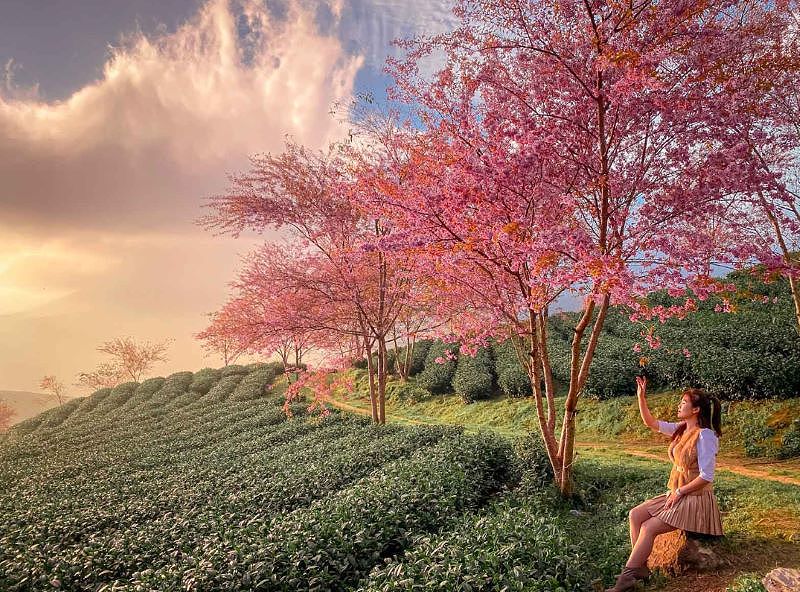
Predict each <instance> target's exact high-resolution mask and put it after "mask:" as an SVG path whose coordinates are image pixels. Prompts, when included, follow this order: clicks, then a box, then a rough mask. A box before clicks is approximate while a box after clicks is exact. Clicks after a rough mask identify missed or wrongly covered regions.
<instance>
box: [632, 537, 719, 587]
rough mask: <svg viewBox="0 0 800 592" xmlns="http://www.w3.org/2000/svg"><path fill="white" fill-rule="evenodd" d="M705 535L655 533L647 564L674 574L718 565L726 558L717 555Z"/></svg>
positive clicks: (653, 568)
mask: <svg viewBox="0 0 800 592" xmlns="http://www.w3.org/2000/svg"><path fill="white" fill-rule="evenodd" d="M714 538H716V537H708V536H703V535H696V534H694V533H689V535H688V536H687V534H686V533H685V532H684V531H682V530H673V531H672V532H668V533H666V534H662V535H659V536H657V537H656V540H655V541H654V543H653V551H652V552H651V553H650V557H649V558H648V559H647V567H649V568H650V569H652V570H656V569H659V570H661V571H663V572H664V573H666V574H669V575H673V576H677V575H680V574H682V573H685V572H687V571H709V570H714V569H719V568H720V567H722V566H723V565H726V564H727V563H728V562H727V561H726V560H725V559H723V558H722V557H720V556H719V554H718V553H717V552H716V551H715V550H714V546H713V545H712V544H710V539H714Z"/></svg>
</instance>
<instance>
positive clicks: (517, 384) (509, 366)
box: [492, 339, 533, 399]
mask: <svg viewBox="0 0 800 592" xmlns="http://www.w3.org/2000/svg"><path fill="white" fill-rule="evenodd" d="M492 355H493V357H494V373H495V376H497V386H498V387H499V388H500V390H501V391H502V393H503V394H504V395H505V396H507V397H509V398H511V399H521V398H523V397H530V396H531V395H532V394H533V386H532V385H531V379H530V377H529V376H528V372H527V371H526V370H525V368H523V366H522V364H521V363H520V361H519V357H517V352H516V351H515V350H514V344H513V342H512V341H511V340H510V339H506V340H504V341H502V342H499V343H498V342H495V343H493V344H492Z"/></svg>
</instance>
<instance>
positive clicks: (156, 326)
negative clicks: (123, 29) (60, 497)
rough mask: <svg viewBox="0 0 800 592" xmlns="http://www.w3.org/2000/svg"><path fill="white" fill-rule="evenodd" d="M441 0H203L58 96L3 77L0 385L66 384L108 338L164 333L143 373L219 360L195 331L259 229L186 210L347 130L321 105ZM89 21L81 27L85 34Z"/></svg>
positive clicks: (339, 97)
mask: <svg viewBox="0 0 800 592" xmlns="http://www.w3.org/2000/svg"><path fill="white" fill-rule="evenodd" d="M448 10H449V9H448V8H446V5H445V4H443V3H436V2H428V1H424V2H423V1H422V0H412V1H411V2H410V3H408V2H407V3H400V2H397V3H395V2H389V0H352V1H351V0H348V1H347V2H345V1H344V0H330V1H329V2H316V1H312V0H267V1H266V3H261V2H257V1H256V0H232V1H231V2H228V1H226V0H210V1H209V2H207V3H205V4H203V5H202V6H201V8H200V9H199V11H198V13H197V14H196V16H194V17H193V18H192V19H191V20H189V21H188V22H186V23H185V24H184V25H182V26H180V27H179V28H178V29H177V30H175V32H173V33H164V32H162V33H161V34H160V35H151V36H145V35H143V34H141V33H136V34H133V35H129V36H128V38H127V39H126V40H125V42H124V43H122V44H121V46H120V47H117V48H116V49H114V50H113V51H112V53H111V57H110V58H109V60H108V61H107V63H106V64H105V65H104V67H103V69H102V74H101V75H100V76H99V78H98V79H97V80H96V81H95V82H93V83H91V84H89V85H87V86H85V87H83V88H81V89H79V90H78V91H77V92H75V93H73V94H72V95H71V96H69V97H68V98H67V99H65V100H63V101H51V102H47V101H43V100H42V99H41V98H40V96H39V95H38V93H37V90H36V87H35V86H31V87H28V88H20V87H18V86H17V85H15V84H14V78H13V74H14V71H15V70H17V68H18V67H17V66H16V65H15V63H14V62H9V63H8V64H5V65H4V69H3V73H4V74H3V84H2V87H0V179H2V182H0V286H2V287H1V288H0V389H19V390H34V389H36V385H37V384H38V380H39V379H40V378H41V377H42V376H43V375H45V374H56V375H57V376H59V378H61V379H62V380H63V381H64V382H66V383H71V382H72V380H74V377H75V375H76V374H77V372H79V371H86V370H90V369H91V368H92V367H93V366H94V365H95V364H97V363H98V362H99V361H101V360H102V359H103V356H102V354H99V353H98V352H97V351H96V350H95V348H96V347H97V346H98V345H99V344H101V343H102V342H103V341H105V340H108V339H111V338H113V337H116V336H123V335H131V336H133V337H134V338H136V339H140V340H151V341H157V340H161V339H164V338H167V337H173V338H175V339H176V341H175V343H174V345H173V346H172V347H171V348H170V351H169V352H168V355H169V358H170V362H169V363H168V364H165V365H163V366H162V367H160V368H156V369H155V371H156V372H157V373H160V374H168V373H170V372H173V371H177V370H185V369H190V370H194V369H199V368H200V367H202V366H203V365H212V366H218V365H220V363H221V362H220V360H209V359H207V358H204V357H203V355H202V351H201V349H200V346H199V344H198V343H197V342H196V341H194V339H193V338H192V334H193V333H196V332H197V331H199V330H201V329H202V328H203V327H204V325H205V323H206V317H205V316H204V315H205V313H208V312H211V311H213V310H216V309H217V308H219V307H220V306H221V305H222V303H223V302H224V301H225V299H226V296H227V291H228V288H227V285H226V284H227V282H229V281H231V280H232V279H234V276H235V272H236V268H237V266H238V262H239V259H238V256H239V255H241V254H244V253H246V252H247V251H249V250H250V249H252V248H253V247H254V246H255V244H256V240H255V239H252V238H249V239H248V238H241V239H238V240H234V239H228V238H220V237H213V236H211V235H210V234H209V233H205V232H203V231H202V230H200V229H199V228H197V227H196V226H195V224H194V222H195V220H196V219H197V217H198V216H199V215H201V214H202V213H203V212H202V210H201V208H200V205H201V204H202V203H203V198H205V197H208V196H210V195H213V194H214V193H217V192H219V191H221V190H223V189H224V187H225V185H226V183H227V181H226V177H225V174H226V173H228V172H235V171H240V170H242V169H243V168H245V167H246V166H247V156H248V155H251V154H254V153H258V152H269V151H273V152H275V151H280V150H282V148H283V143H284V139H285V136H286V135H287V134H289V135H291V136H292V137H293V138H294V139H295V140H297V141H298V142H300V143H302V144H304V145H306V146H309V147H311V148H318V147H323V146H325V145H326V144H327V143H328V142H329V141H331V140H333V139H336V138H338V137H340V136H343V135H345V134H346V131H347V130H346V129H345V127H344V126H343V125H340V124H339V123H337V121H335V119H334V118H333V117H331V115H330V114H329V111H330V109H331V107H332V105H334V104H335V103H347V102H348V101H349V100H350V97H351V96H352V94H353V87H354V84H355V80H356V75H357V73H358V72H359V69H360V68H362V67H363V66H364V65H365V64H366V65H368V66H370V67H371V68H373V69H380V68H381V67H382V65H383V61H384V59H385V57H386V55H388V54H389V53H390V52H391V51H392V50H391V48H390V47H389V42H390V41H391V40H392V39H394V38H396V37H399V36H403V35H413V34H415V33H418V32H422V31H427V32H436V31H437V30H440V28H441V27H442V26H443V23H444V22H445V21H444V20H443V19H444V18H445V16H446V15H447V14H449V13H448ZM83 33H85V34H88V33H89V32H83Z"/></svg>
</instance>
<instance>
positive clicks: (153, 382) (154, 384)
mask: <svg viewBox="0 0 800 592" xmlns="http://www.w3.org/2000/svg"><path fill="white" fill-rule="evenodd" d="M164 381H165V379H164V378H163V377H161V376H157V377H155V378H148V379H147V380H145V381H143V382H142V383H141V384H139V386H138V387H136V390H135V391H134V392H133V394H132V395H131V396H130V397H129V398H128V400H127V401H126V402H125V403H124V404H123V405H122V407H121V408H124V409H129V408H131V407H136V406H138V405H139V404H141V403H144V402H145V401H149V400H150V399H151V398H152V397H153V395H155V394H156V393H157V392H158V391H159V390H161V387H162V386H164Z"/></svg>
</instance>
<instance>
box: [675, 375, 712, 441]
mask: <svg viewBox="0 0 800 592" xmlns="http://www.w3.org/2000/svg"><path fill="white" fill-rule="evenodd" d="M686 395H689V401H690V402H691V403H692V407H699V408H700V413H698V414H697V423H698V424H699V425H700V427H701V428H710V429H713V430H714V432H715V433H716V434H717V437H718V438H719V437H720V436H722V428H721V427H720V423H721V420H722V404H721V403H720V402H719V399H717V398H716V397H712V396H711V395H709V394H708V393H707V392H705V391H704V390H703V389H699V388H687V389H686V390H684V391H683V394H682V395H681V397H685V396H686ZM684 431H686V422H685V421H682V422H681V423H680V424H678V428H677V429H676V430H675V433H674V434H672V439H673V440H677V439H678V438H680V437H681V434H683V432H684Z"/></svg>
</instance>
